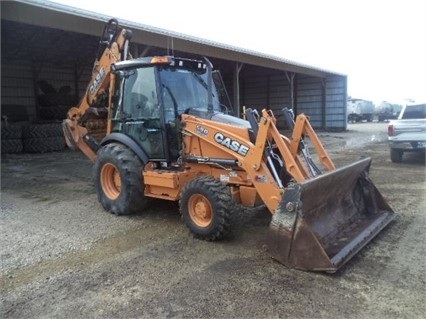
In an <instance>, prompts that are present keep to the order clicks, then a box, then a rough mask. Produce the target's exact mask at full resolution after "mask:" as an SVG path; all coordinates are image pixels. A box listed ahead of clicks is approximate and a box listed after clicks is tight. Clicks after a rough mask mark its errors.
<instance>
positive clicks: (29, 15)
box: [1, 0, 345, 77]
mask: <svg viewBox="0 0 426 319" xmlns="http://www.w3.org/2000/svg"><path fill="white" fill-rule="evenodd" d="M1 9H2V10H1V16H2V19H6V20H13V21H17V22H21V23H28V24H34V25H39V26H45V27H51V28H58V29H63V30H67V31H73V32H80V33H85V34H91V35H96V36H99V35H100V32H99V30H102V29H103V26H104V24H105V22H106V21H107V20H109V19H110V18H112V17H111V16H107V15H103V14H99V13H95V12H92V11H88V10H84V9H80V8H75V7H70V6H67V5H64V4H59V3H55V2H51V1H46V0H16V1H2V2H1ZM114 18H117V19H119V17H114ZM119 23H120V25H122V26H123V27H126V28H130V29H131V30H132V31H133V38H132V42H134V43H140V44H145V45H152V46H157V47H160V48H167V47H170V46H171V41H172V40H173V48H174V49H175V50H178V51H183V52H189V53H194V54H201V55H206V56H210V57H214V58H220V59H226V60H230V61H237V62H241V63H247V64H252V65H256V66H261V67H266V68H271V69H278V70H283V71H290V72H297V73H302V74H308V75H312V76H319V77H325V76H327V75H340V76H345V75H344V74H340V73H336V72H332V71H327V70H324V69H321V68H318V67H312V66H309V65H306V64H302V63H299V62H295V61H291V60H287V59H284V58H280V57H277V56H273V55H268V54H264V53H260V52H256V51H252V50H248V49H244V48H239V47H235V46H232V45H227V44H223V43H218V42H214V41H210V40H206V39H202V38H198V37H194V36H190V35H186V34H182V33H177V32H173V31H170V30H165V29H161V28H157V27H152V26H149V25H145V24H142V23H136V22H133V21H128V20H122V19H119Z"/></svg>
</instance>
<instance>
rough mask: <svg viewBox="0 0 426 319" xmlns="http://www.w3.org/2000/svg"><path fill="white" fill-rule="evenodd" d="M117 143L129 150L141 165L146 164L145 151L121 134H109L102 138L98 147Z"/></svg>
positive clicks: (146, 156)
mask: <svg viewBox="0 0 426 319" xmlns="http://www.w3.org/2000/svg"><path fill="white" fill-rule="evenodd" d="M113 142H118V143H121V144H123V145H126V146H127V147H128V148H130V149H131V150H132V151H133V152H134V153H135V154H136V155H137V156H138V157H139V158H140V160H141V161H142V163H144V164H146V163H148V161H149V159H148V155H146V153H145V151H144V150H143V149H142V148H141V147H140V146H139V145H138V144H137V143H136V142H135V141H134V140H133V139H132V138H130V137H129V136H127V135H125V134H123V133H111V134H109V135H108V136H106V137H104V139H103V140H102V141H101V144H100V146H104V145H106V144H109V143H113Z"/></svg>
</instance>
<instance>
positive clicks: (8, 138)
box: [1, 123, 24, 154]
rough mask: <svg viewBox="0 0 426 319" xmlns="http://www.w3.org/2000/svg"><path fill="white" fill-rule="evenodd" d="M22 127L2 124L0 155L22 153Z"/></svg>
mask: <svg viewBox="0 0 426 319" xmlns="http://www.w3.org/2000/svg"><path fill="white" fill-rule="evenodd" d="M23 149H24V147H23V143H22V126H20V125H13V124H6V123H2V125H1V153H2V154H10V153H21V152H22V151H23Z"/></svg>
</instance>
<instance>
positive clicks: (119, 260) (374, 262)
mask: <svg viewBox="0 0 426 319" xmlns="http://www.w3.org/2000/svg"><path fill="white" fill-rule="evenodd" d="M320 137H321V140H322V141H323V143H324V145H325V146H326V148H327V150H328V151H329V153H330V155H331V157H332V159H333V160H334V162H335V163H336V165H337V166H341V165H345V164H347V163H351V162H353V161H355V160H357V159H358V158H360V157H362V156H370V157H372V159H373V163H372V167H371V170H370V173H371V178H372V180H373V181H374V183H375V185H376V186H377V187H378V189H379V190H380V192H381V193H382V195H383V196H384V197H385V199H386V200H387V201H388V203H389V204H390V206H391V207H392V208H393V209H394V211H395V212H396V213H397V218H396V220H395V221H394V222H392V223H391V224H390V225H389V226H388V227H387V228H386V229H385V230H384V231H383V232H381V233H380V234H379V235H378V236H377V237H376V238H375V239H374V240H373V241H372V242H370V243H369V244H368V245H367V246H366V247H365V248H364V249H363V250H362V251H361V252H360V253H358V254H357V255H356V256H355V257H354V258H353V259H352V260H351V261H350V262H349V263H348V264H346V265H345V266H344V267H343V268H342V269H341V270H340V271H339V272H338V273H336V274H333V275H329V274H321V273H308V272H302V271H297V270H291V269H287V268H286V267H284V266H283V265H281V264H279V263H277V262H274V261H273V260H272V259H271V258H270V257H269V255H268V254H267V252H265V251H264V250H263V249H262V247H261V246H260V245H259V242H260V239H261V234H262V232H263V231H264V230H265V229H266V227H267V225H268V222H269V219H270V214H269V213H268V212H266V211H262V210H259V211H256V212H252V213H251V214H250V215H246V216H243V218H242V219H241V221H240V224H238V225H237V226H236V227H235V229H234V233H233V236H232V237H231V238H229V239H227V240H225V241H221V242H213V243H212V242H204V241H200V240H197V239H194V238H193V237H192V236H191V235H190V234H189V232H188V230H187V229H186V228H185V226H184V225H183V223H182V221H181V219H180V216H179V214H178V207H177V205H176V204H174V203H168V202H156V203H155V205H154V206H153V207H151V208H150V209H149V210H148V211H145V212H143V213H140V214H136V215H132V216H123V217H117V216H114V215H111V214H108V213H106V212H104V211H103V209H102V208H101V206H100V204H99V203H98V200H97V198H96V194H95V190H94V187H93V184H92V179H91V168H92V165H91V163H90V162H89V161H88V160H87V159H86V158H85V157H84V156H83V155H82V154H80V153H74V152H70V151H66V152H61V153H48V154H34V155H26V154H22V155H16V154H15V155H8V156H4V157H3V158H2V165H1V173H2V175H1V183H2V185H1V188H2V189H1V223H0V227H1V236H2V245H1V247H0V254H1V265H0V270H1V277H0V287H1V288H0V289H1V290H0V292H1V303H2V304H1V310H0V312H1V317H2V318H23V317H31V318H33V317H34V318H39V317H61V318H63V317H72V318H87V317H101V318H135V317H138V318H140V317H149V318H152V317H191V318H200V317H203V318H230V317H239V318H242V317H250V318H271V317H272V318H275V317H291V318H293V317H294V318H423V316H424V313H425V312H426V306H425V304H426V303H425V298H424V296H425V289H426V277H425V274H426V266H425V265H426V260H425V258H426V257H425V256H426V251H425V250H426V249H425V247H426V245H425V242H426V241H425V239H426V237H425V232H424V229H425V226H426V216H425V214H426V199H425V196H424V195H425V191H426V183H425V159H424V157H423V156H421V155H419V154H407V156H405V155H404V161H403V163H400V164H394V163H392V162H391V161H390V158H389V149H388V146H387V144H386V128H385V125H384V124H383V123H368V124H365V123H363V124H359V125H357V124H354V125H350V127H349V131H348V132H342V133H328V132H321V133H320Z"/></svg>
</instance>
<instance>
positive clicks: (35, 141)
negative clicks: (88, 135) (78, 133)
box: [22, 123, 66, 153]
mask: <svg viewBox="0 0 426 319" xmlns="http://www.w3.org/2000/svg"><path fill="white" fill-rule="evenodd" d="M22 144H23V149H24V151H25V152H26V153H47V152H55V151H63V150H64V149H65V148H66V142H65V138H64V134H63V131H62V125H61V123H51V124H33V125H28V126H25V127H23V130H22Z"/></svg>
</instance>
